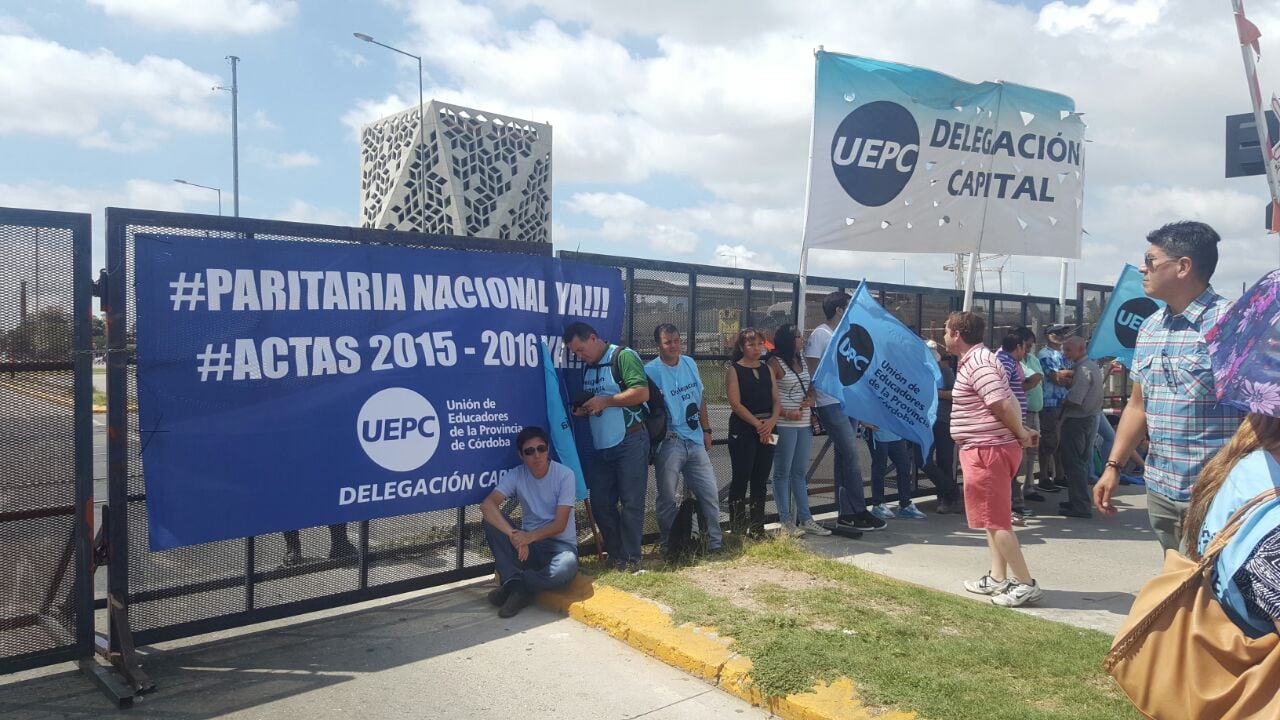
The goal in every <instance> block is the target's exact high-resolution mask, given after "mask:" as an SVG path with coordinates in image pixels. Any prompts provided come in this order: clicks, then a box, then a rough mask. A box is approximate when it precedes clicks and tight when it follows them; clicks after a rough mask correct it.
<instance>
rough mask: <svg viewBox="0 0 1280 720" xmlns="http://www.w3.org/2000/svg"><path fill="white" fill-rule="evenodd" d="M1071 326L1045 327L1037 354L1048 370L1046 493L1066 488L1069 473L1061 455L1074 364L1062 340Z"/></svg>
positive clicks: (1043, 426)
mask: <svg viewBox="0 0 1280 720" xmlns="http://www.w3.org/2000/svg"><path fill="white" fill-rule="evenodd" d="M1071 331H1072V327H1071V326H1070V325H1050V326H1048V327H1046V328H1045V329H1044V347H1042V348H1040V351H1039V352H1038V353H1036V357H1037V358H1039V360H1040V367H1041V368H1043V369H1044V409H1042V410H1041V411H1040V482H1039V487H1040V489H1041V490H1043V491H1045V492H1051V493H1056V492H1058V491H1060V490H1062V488H1063V487H1066V484H1067V473H1066V470H1064V469H1063V466H1062V457H1061V456H1060V455H1059V454H1058V444H1059V433H1060V432H1061V430H1062V403H1063V401H1064V400H1066V398H1067V392H1068V391H1069V390H1070V389H1071V363H1070V362H1069V361H1068V360H1067V358H1066V356H1064V355H1063V354H1062V341H1063V340H1064V339H1066V337H1067V336H1068V335H1070V334H1071Z"/></svg>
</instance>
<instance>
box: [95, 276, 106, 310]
mask: <svg viewBox="0 0 1280 720" xmlns="http://www.w3.org/2000/svg"><path fill="white" fill-rule="evenodd" d="M93 296H94V297H96V298H98V301H99V302H101V303H102V305H103V307H106V304H107V270H106V268H103V269H102V270H99V271H98V279H97V281H96V282H94V283H93Z"/></svg>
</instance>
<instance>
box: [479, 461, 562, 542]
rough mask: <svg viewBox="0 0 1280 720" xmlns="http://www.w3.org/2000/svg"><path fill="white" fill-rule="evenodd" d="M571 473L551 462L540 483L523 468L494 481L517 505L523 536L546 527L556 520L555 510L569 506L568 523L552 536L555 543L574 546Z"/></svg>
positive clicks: (519, 467)
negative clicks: (525, 533) (557, 541)
mask: <svg viewBox="0 0 1280 720" xmlns="http://www.w3.org/2000/svg"><path fill="white" fill-rule="evenodd" d="M575 487H576V486H575V481H574V479H573V471H572V470H570V469H569V468H567V467H565V466H564V465H561V464H560V463H558V462H556V461H555V460H552V461H551V467H550V468H549V469H548V470H547V474H546V475H544V476H543V477H542V478H541V479H538V478H536V477H534V476H533V473H531V472H529V468H527V467H525V466H524V465H523V464H521V465H518V466H516V467H513V468H511V469H510V470H508V471H507V472H506V474H504V475H503V476H502V479H501V480H499V481H498V487H496V488H494V490H497V491H498V492H500V493H502V494H503V495H505V496H507V497H509V498H515V499H516V500H518V501H520V510H521V511H522V514H523V517H522V519H521V521H520V529H521V530H524V531H525V532H531V531H533V530H537V529H538V528H540V527H543V526H544V525H550V524H551V522H552V521H553V520H555V519H556V508H557V507H559V506H561V505H568V506H569V523H568V524H567V525H565V526H564V530H563V531H562V532H561V533H560V534H559V535H556V536H554V538H555V539H556V540H560V541H562V542H566V543H569V544H570V545H573V546H575V547H576V546H577V545H578V529H577V527H576V525H575V523H574V521H573V504H574V502H575V500H576V491H575Z"/></svg>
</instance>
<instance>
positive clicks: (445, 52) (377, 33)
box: [0, 0, 1280, 295]
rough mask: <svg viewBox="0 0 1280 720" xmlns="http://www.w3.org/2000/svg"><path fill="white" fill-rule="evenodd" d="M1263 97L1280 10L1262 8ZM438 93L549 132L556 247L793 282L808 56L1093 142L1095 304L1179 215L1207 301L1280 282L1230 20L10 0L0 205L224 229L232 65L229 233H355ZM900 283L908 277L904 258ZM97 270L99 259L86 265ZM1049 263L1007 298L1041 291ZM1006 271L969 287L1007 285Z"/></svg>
mask: <svg viewBox="0 0 1280 720" xmlns="http://www.w3.org/2000/svg"><path fill="white" fill-rule="evenodd" d="M1248 9H1249V11H1250V17H1251V19H1252V20H1253V21H1254V22H1255V23H1256V24H1257V25H1258V26H1259V27H1260V28H1261V30H1262V32H1263V38H1262V49H1263V59H1262V62H1261V64H1260V66H1259V67H1260V73H1261V78H1262V86H1263V92H1264V94H1265V95H1268V96H1269V95H1270V93H1271V91H1272V89H1275V90H1280V13H1278V12H1277V8H1276V6H1275V5H1274V4H1272V5H1265V4H1263V3H1252V4H1251V5H1250V6H1249V8H1248ZM352 32H364V33H368V34H370V35H372V36H374V37H375V38H378V39H379V40H380V41H382V42H386V43H388V44H391V45H395V46H397V47H400V48H403V49H405V50H407V51H409V52H413V53H417V54H421V55H422V57H423V60H424V63H425V80H424V82H425V85H426V95H427V97H428V98H438V99H440V100H444V101H448V102H455V103H460V104H463V105H467V106H471V107H476V108H481V109H486V110H490V111H494V112H499V113H506V114H510V115H514V116H517V117H523V118H527V119H531V120H538V121H543V122H550V123H551V124H552V125H553V126H554V128H555V129H554V138H555V159H554V162H555V169H554V172H555V188H554V200H555V204H554V214H553V219H554V223H555V228H554V241H555V244H556V246H557V247H558V248H560V249H565V248H567V249H581V250H583V251H591V252H599V253H607V254H620V255H639V256H644V257H661V258H670V259H674V260H682V261H686V262H695V263H705V264H715V265H729V266H732V265H735V264H736V265H738V266H740V267H760V268H767V269H773V270H785V271H794V270H795V269H796V267H797V266H798V261H799V241H800V225H801V217H802V214H803V204H804V188H805V164H806V158H807V152H808V148H807V144H808V136H809V120H810V113H811V110H812V101H813V49H814V48H815V47H817V46H819V45H822V46H824V47H825V48H826V49H827V50H830V51H836V52H848V53H852V54H858V55H865V56H869V57H875V58H880V59H885V60H894V61H899V62H903V63H908V64H913V65H920V66H924V67H928V68H932V69H935V70H939V71H942V72H945V73H948V74H950V75H954V76H956V77H959V78H962V79H965V80H969V81H974V82H977V81H982V80H997V79H999V80H1008V81H1013V82H1017V83H1021V84H1024V85H1032V86H1036V87H1041V88H1045V89H1050V90H1054V91H1057V92H1061V93H1064V94H1067V95H1070V96H1071V97H1073V98H1074V99H1075V101H1076V107H1077V109H1078V110H1080V111H1082V112H1084V113H1085V120H1086V122H1087V123H1088V124H1089V128H1088V137H1089V139H1090V140H1091V142H1090V144H1089V145H1088V147H1087V162H1088V175H1087V178H1086V198H1085V206H1084V227H1085V229H1086V232H1087V233H1088V234H1087V235H1086V237H1085V241H1084V257H1083V259H1082V260H1081V261H1080V262H1079V263H1073V264H1072V280H1073V281H1074V280H1080V281H1092V282H1109V281H1111V280H1112V279H1113V278H1114V277H1115V275H1116V274H1117V273H1118V272H1119V269H1120V267H1121V265H1122V264H1123V263H1124V262H1125V261H1129V262H1134V263H1136V262H1137V261H1138V260H1139V259H1140V258H1141V255H1142V251H1143V249H1144V247H1145V243H1144V242H1143V237H1144V236H1145V234H1146V232H1147V231H1149V230H1151V229H1152V228H1154V227H1156V226H1158V225H1160V224H1163V223H1165V222H1168V221H1171V220H1175V219H1185V218H1194V219H1200V220H1204V221H1206V222H1209V223H1211V224H1212V225H1213V226H1214V227H1215V228H1217V229H1218V230H1219V232H1220V233H1221V234H1222V235H1223V238H1224V242H1223V245H1222V247H1221V250H1222V255H1223V260H1222V263H1221V265H1220V266H1219V271H1218V276H1217V278H1216V283H1215V284H1216V285H1218V286H1219V288H1220V289H1221V290H1223V291H1224V292H1227V293H1228V294H1231V295H1235V294H1238V293H1239V291H1240V285H1241V283H1242V282H1250V283H1251V282H1252V281H1253V280H1255V279H1257V277H1259V276H1260V275H1261V274H1262V273H1263V272H1264V271H1266V270H1268V269H1272V268H1275V267H1276V266H1277V265H1278V264H1280V243H1278V242H1277V239H1276V236H1268V235H1265V234H1264V232H1263V230H1262V221H1263V208H1264V205H1265V202H1266V185H1265V181H1264V180H1263V179H1262V178H1260V177H1252V178H1239V179H1233V180H1225V179H1224V178H1223V163H1224V160H1223V127H1224V121H1223V117H1224V116H1225V115H1228V114H1232V113H1241V112H1246V111H1248V110H1249V102H1248V94H1247V90H1246V86H1245V81H1244V75H1243V70H1242V63H1241V57H1240V51H1239V44H1238V41H1237V40H1236V36H1235V31H1234V26H1233V24H1232V19H1231V13H1230V3H1229V2H1228V1H1227V0H1214V1H1213V2H1207V1H1205V0H1087V1H1084V0H1071V2H1061V1H1055V2H1042V1H1039V0H1025V1H1024V2H1015V1H1013V0H1008V1H1006V2H996V1H995V0H914V1H912V0H876V1H872V0H843V1H842V2H834V1H833V2H805V3H796V2H783V1H782V0H734V2H722V1H720V0H714V1H713V0H705V1H703V2H688V1H687V0H648V1H647V2H644V3H637V2H625V3H624V2H589V1H588V0H542V1H541V2H534V1H528V2H526V1H522V0H493V1H492V2H487V3H485V2H464V1H463V0H383V1H381V2H376V1H374V0H367V1H366V2H361V3H350V2H342V1H340V0H312V1H308V2H305V3H304V2H295V1H292V0H200V1H199V2H188V1H186V0H44V1H43V2H40V3H29V2H19V1H17V0H0V98H3V99H4V103H3V111H2V112H0V158H3V160H4V162H0V204H3V205H7V206H16V207H37V208H46V209H62V210H77V211H89V212H93V213H94V223H95V227H96V228H99V230H98V231H97V234H98V236H99V237H98V239H97V242H98V247H97V248H96V250H95V255H97V256H98V257H99V258H100V257H101V255H102V249H101V239H100V235H101V233H100V228H101V226H102V224H103V219H102V214H101V211H102V208H103V207H105V206H108V205H122V206H133V207H146V208H155V209H164V210H184V211H192V212H206V213H215V212H216V211H217V206H216V199H215V194H214V193H212V192H210V191H206V190H201V189H199V188H195V187H189V186H182V185H177V184H175V183H173V182H172V180H173V178H182V179H186V180H189V181H191V182H194V183H200V184H203V185H210V186H217V187H221V188H222V189H223V205H224V211H225V212H227V213H230V207H231V185H232V181H231V161H230V157H231V140H230V97H229V96H228V94H227V93H225V92H222V91H217V90H213V89H212V88H214V87H215V86H225V85H229V84H230V68H229V65H228V63H227V62H226V60H225V59H224V58H225V56H227V55H238V56H239V57H241V58H242V63H241V65H240V88H241V92H240V124H241V128H240V151H241V172H240V175H241V178H240V179H241V214H242V215H246V216H256V217H270V218H283V219H293V220H305V221H310V222H323V223H335V224H353V223H355V222H356V221H357V217H358V205H359V177H358V168H359V146H358V144H357V142H356V133H357V130H358V128H359V127H360V126H361V125H362V124H363V123H366V122H368V121H370V120H372V119H374V118H376V117H379V116H381V115H383V114H386V113H389V112H392V111H397V110H401V109H404V108H405V107H407V106H409V105H412V104H416V101H417V79H416V77H415V74H416V65H415V64H412V61H409V60H407V59H406V58H403V57H400V56H398V55H396V54H394V53H391V52H389V51H387V50H384V49H382V48H379V47H376V46H373V45H369V44H366V43H362V42H360V41H358V40H356V39H355V38H353V37H352ZM949 259H950V258H948V257H945V256H937V255H906V254H903V253H897V254H892V253H835V252H824V253H821V254H815V256H814V257H813V258H812V259H811V271H812V272H813V273H814V274H821V275H834V276H838V277H848V278H861V277H866V278H868V279H872V280H883V281H890V282H900V281H901V280H902V279H903V276H904V273H905V275H906V280H907V282H909V283H913V284H923V285H933V286H943V287H945V286H949V285H950V284H951V282H952V278H951V275H950V273H947V272H945V271H943V270H942V266H943V265H944V264H945V263H946V262H948V261H949ZM904 260H905V262H904ZM100 265H101V260H100V259H99V260H95V267H97V266H100ZM1057 278H1058V262H1057V261H1055V260H1051V259H1040V258H1012V259H1010V260H1009V261H1008V263H1007V265H1006V272H1005V275H1004V285H1005V289H1006V290H1008V291H1013V292H1022V291H1024V290H1025V291H1028V292H1033V293H1035V294H1045V295H1054V294H1056V292H1057ZM996 283H997V277H996V275H995V274H994V273H991V274H989V275H988V276H987V277H986V279H985V285H986V287H987V289H989V290H994V289H996Z"/></svg>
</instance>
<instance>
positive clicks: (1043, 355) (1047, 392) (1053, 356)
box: [1036, 345, 1071, 408]
mask: <svg viewBox="0 0 1280 720" xmlns="http://www.w3.org/2000/svg"><path fill="white" fill-rule="evenodd" d="M1036 357H1038V358H1040V367H1041V368H1043V369H1044V382H1042V383H1040V384H1041V385H1043V386H1044V407H1046V408H1057V407H1062V401H1063V400H1066V399H1067V390H1069V389H1070V388H1067V387H1064V386H1062V385H1059V384H1058V383H1056V382H1054V381H1053V379H1052V378H1050V377H1049V374H1050V373H1055V372H1058V371H1059V370H1070V369H1071V363H1070V362H1068V361H1067V358H1066V356H1064V355H1063V354H1062V350H1054V349H1053V348H1051V347H1049V346H1048V345H1046V346H1044V347H1042V348H1040V351H1039V352H1037V353H1036Z"/></svg>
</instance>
